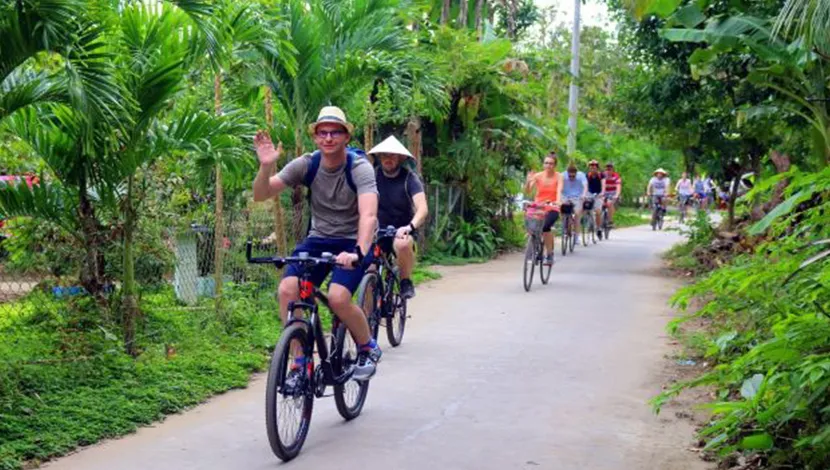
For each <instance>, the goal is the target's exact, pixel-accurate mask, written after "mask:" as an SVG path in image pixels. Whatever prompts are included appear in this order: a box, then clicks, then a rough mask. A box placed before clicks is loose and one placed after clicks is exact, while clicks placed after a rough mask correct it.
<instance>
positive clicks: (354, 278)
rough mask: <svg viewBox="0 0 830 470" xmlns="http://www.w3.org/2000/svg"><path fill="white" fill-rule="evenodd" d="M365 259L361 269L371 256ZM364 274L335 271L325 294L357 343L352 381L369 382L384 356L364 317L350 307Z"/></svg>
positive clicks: (353, 270)
mask: <svg viewBox="0 0 830 470" xmlns="http://www.w3.org/2000/svg"><path fill="white" fill-rule="evenodd" d="M367 258H368V259H366V260H364V265H365V264H368V263H369V262H370V261H371V254H370V255H369V256H367ZM364 272H365V271H364V269H363V268H355V269H344V268H335V269H334V273H333V274H332V277H331V285H330V287H329V292H328V299H329V307H331V311H332V312H334V314H335V315H337V318H339V319H340V321H342V322H343V323H344V324H345V325H346V328H348V330H349V332H350V333H351V334H352V337H353V338H354V340H355V343H357V349H358V352H357V356H358V357H357V364H356V365H355V370H354V375H353V376H352V377H353V378H354V379H355V380H369V379H370V378H371V377H372V376H373V375H375V370H376V368H377V363H378V361H380V357H381V355H382V354H383V353H382V352H381V350H380V348H379V347H378V345H377V343H376V342H375V340H374V339H373V338H372V334H371V332H370V331H369V322H368V321H366V315H365V313H364V312H363V310H362V309H361V308H360V307H358V306H357V305H355V304H354V303H352V292H354V291H356V290H357V287H358V286H359V285H360V281H361V279H363V274H364Z"/></svg>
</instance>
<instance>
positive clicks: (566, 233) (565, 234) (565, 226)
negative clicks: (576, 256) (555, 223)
mask: <svg viewBox="0 0 830 470" xmlns="http://www.w3.org/2000/svg"><path fill="white" fill-rule="evenodd" d="M569 218H570V217H569V216H567V215H565V216H562V243H561V245H562V256H567V254H568V245H569V244H570V241H569V240H568V238H569V237H570V236H571V230H570V226H569V225H570V220H569Z"/></svg>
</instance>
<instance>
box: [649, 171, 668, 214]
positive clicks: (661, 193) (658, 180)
mask: <svg viewBox="0 0 830 470" xmlns="http://www.w3.org/2000/svg"><path fill="white" fill-rule="evenodd" d="M670 187H671V179H669V174H668V172H666V170H664V169H662V168H658V169H656V170H654V176H652V177H651V179H650V180H649V182H648V186H647V187H646V195H647V196H648V197H650V198H653V201H654V204H660V206H661V207H662V208H663V210H666V197H667V196H668V195H669V188H670Z"/></svg>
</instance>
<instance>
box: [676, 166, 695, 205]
mask: <svg viewBox="0 0 830 470" xmlns="http://www.w3.org/2000/svg"><path fill="white" fill-rule="evenodd" d="M674 190H675V192H676V193H677V201H678V205H679V207H680V211H681V212H684V213H685V210H686V206H687V205H688V204H689V200H690V199H691V198H692V195H693V194H694V186H693V185H692V180H690V179H689V175H688V173H686V172H685V171H684V172H683V174H682V175H680V179H679V180H677V184H676V185H675V187H674Z"/></svg>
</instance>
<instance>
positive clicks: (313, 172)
mask: <svg viewBox="0 0 830 470" xmlns="http://www.w3.org/2000/svg"><path fill="white" fill-rule="evenodd" d="M322 158H323V155H322V154H320V151H319V150H317V151H315V152H314V153H312V154H311V162H310V163H309V164H308V169H307V170H306V172H305V177H303V186H305V187H306V188H308V190H309V194H311V183H312V182H313V181H314V178H315V177H316V176H317V172H318V171H319V170H320V160H322Z"/></svg>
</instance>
